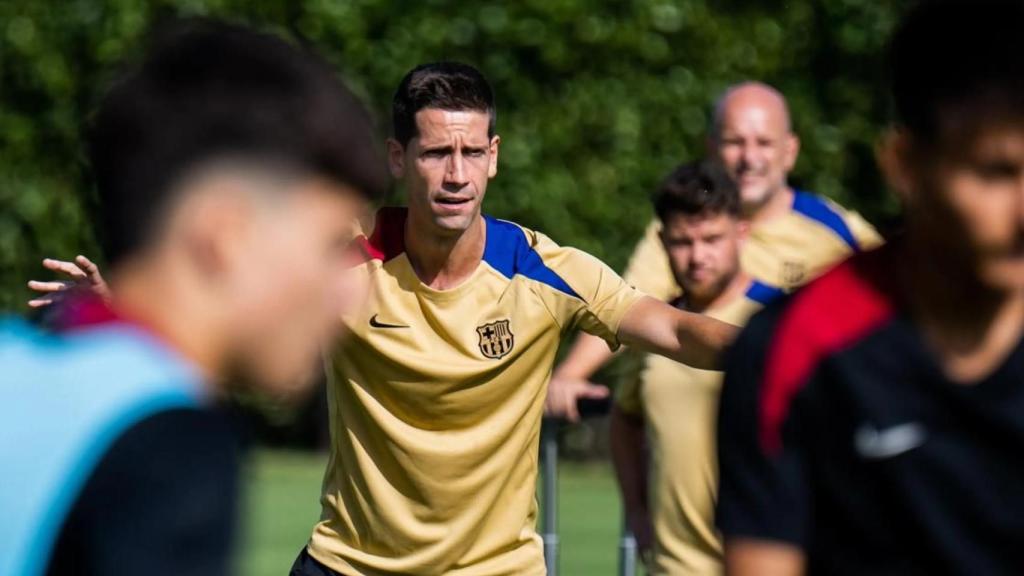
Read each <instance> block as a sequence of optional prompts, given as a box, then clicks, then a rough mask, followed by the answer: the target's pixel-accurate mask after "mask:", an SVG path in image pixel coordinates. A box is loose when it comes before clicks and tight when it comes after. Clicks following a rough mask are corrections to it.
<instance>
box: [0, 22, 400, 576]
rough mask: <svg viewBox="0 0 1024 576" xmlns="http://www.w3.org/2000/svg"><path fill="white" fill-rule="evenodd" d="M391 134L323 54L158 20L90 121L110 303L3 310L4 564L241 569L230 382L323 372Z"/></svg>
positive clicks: (271, 387)
mask: <svg viewBox="0 0 1024 576" xmlns="http://www.w3.org/2000/svg"><path fill="white" fill-rule="evenodd" d="M376 150H377V148H376V145H375V142H374V139H373V130H372V127H371V122H370V119H369V117H368V114H367V112H366V110H365V109H364V108H363V106H362V105H361V104H360V103H359V102H358V101H357V100H356V99H355V98H354V97H353V96H352V95H351V94H350V93H349V91H348V90H347V89H346V88H345V87H344V86H343V85H342V84H341V83H340V82H339V80H338V79H337V78H336V77H335V76H334V74H333V73H332V72H331V71H330V69H329V68H328V67H327V66H326V65H325V64H323V63H322V62H320V61H319V60H318V59H316V58H314V57H313V56H312V55H310V54H307V53H304V52H302V51H300V50H299V49H297V48H295V47H292V46H290V45H288V44H287V43H285V42H283V41H282V40H279V39H277V38H274V37H272V36H268V35H264V34H259V33H255V32H251V31H248V30H246V29H244V28H239V27H235V26H229V25H223V24H217V23H212V22H204V21H190V22H185V23H178V24H176V25H174V26H172V27H171V29H169V30H165V31H164V33H162V34H159V35H157V37H156V39H155V40H153V41H152V43H151V45H150V46H149V48H148V50H147V52H146V53H145V55H144V57H143V58H142V60H141V62H140V63H139V64H138V65H136V66H134V67H132V68H131V69H130V71H128V72H127V74H125V75H124V76H122V77H121V78H120V79H119V80H118V81H117V82H116V83H115V85H114V87H113V89H112V90H111V91H110V92H109V93H108V94H107V95H106V96H105V97H104V99H103V101H102V102H101V104H100V107H99V111H98V113H97V115H96V117H95V123H94V125H93V126H92V130H91V133H90V135H89V159H90V161H91V167H92V170H93V173H94V175H95V179H96V184H97V190H98V195H99V198H100V202H101V205H100V209H99V220H100V223H99V232H100V235H101V237H102V241H103V244H104V248H105V253H106V256H107V259H108V261H109V263H110V270H109V274H108V277H109V280H110V290H112V291H113V292H114V293H116V295H117V297H116V299H113V300H112V301H110V302H109V303H108V302H107V301H106V300H104V299H103V298H101V297H100V296H96V295H92V294H82V295H72V296H71V299H70V300H69V301H66V302H64V303H63V305H62V307H61V310H60V314H61V325H62V327H63V330H62V331H61V333H59V334H50V333H44V332H41V331H39V330H37V329H35V328H33V327H30V326H29V325H27V324H25V323H22V322H20V321H18V320H7V321H5V323H4V324H3V325H2V326H0V366H3V369H2V370H0V397H2V401H0V465H2V467H3V470H4V472H5V474H4V476H5V478H4V483H3V490H2V491H0V575H3V576H25V575H39V574H44V573H49V574H86V575H88V574H103V575H116V574H126V575H128V574H132V575H137V574H148V575H151V574H166V575H168V576H170V575H174V576H183V575H223V574H226V573H228V572H229V571H230V567H229V559H230V554H229V552H230V549H231V544H232V540H233V533H234V532H233V524H234V519H235V507H236V477H237V471H238V464H239V462H238V454H237V448H236V442H235V440H234V438H233V433H232V431H231V428H230V426H229V424H228V422H227V421H226V418H225V416H224V415H223V414H222V413H220V412H219V411H218V410H217V408H216V403H217V397H218V396H219V395H221V394H222V393H223V392H224V389H225V387H226V386H227V384H228V383H229V382H230V383H241V384H244V385H248V386H251V387H255V388H259V389H262V390H267V391H272V392H281V391H286V390H289V389H292V388H294V387H296V386H300V385H301V383H302V382H303V381H305V380H306V379H307V378H308V376H309V375H310V374H311V373H312V370H313V369H314V368H315V366H316V364H317V362H318V359H319V353H320V350H321V345H322V344H323V343H324V342H325V341H328V340H329V339H331V338H332V336H333V334H334V332H335V329H336V327H337V326H338V322H337V317H338V315H339V314H340V312H341V310H342V308H343V306H344V305H345V302H344V300H345V294H344V290H343V288H342V286H343V285H344V282H345V277H344V274H345V273H346V272H347V271H346V269H345V268H346V267H345V263H344V260H345V259H344V254H345V252H346V250H347V246H348V244H349V241H350V240H351V239H352V238H353V237H354V233H355V232H354V230H352V228H351V223H352V222H353V221H354V220H355V218H356V216H358V215H359V214H361V213H362V212H363V210H364V209H365V208H366V203H367V200H368V199H372V198H376V197H377V196H379V195H380V194H382V193H383V191H384V189H385V188H386V186H387V175H386V173H385V172H384V171H383V163H382V159H380V158H378V156H377V155H376ZM51 264H52V262H51ZM80 264H82V265H83V266H85V267H86V269H87V272H88V273H89V274H90V275H92V276H93V277H94V278H97V277H98V276H97V273H96V271H95V270H94V268H92V267H91V266H90V265H89V264H90V263H88V262H87V261H84V260H80ZM86 283H88V281H87V282H86ZM92 287H93V289H94V290H95V291H96V292H98V293H104V292H105V290H104V289H105V286H99V285H94V286H92ZM36 288H43V289H48V288H55V287H54V286H45V285H44V286H36ZM43 300H49V298H45V297H44V298H43ZM40 303H43V302H37V304H40Z"/></svg>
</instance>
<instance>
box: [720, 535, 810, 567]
mask: <svg viewBox="0 0 1024 576" xmlns="http://www.w3.org/2000/svg"><path fill="white" fill-rule="evenodd" d="M725 573H726V575H727V576H802V575H803V573H804V555H803V552H801V551H800V549H798V548H796V547H794V546H791V545H788V544H784V543H781V542H770V541H767V540H755V539H752V538H738V539H730V538H726V541H725Z"/></svg>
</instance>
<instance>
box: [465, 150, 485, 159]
mask: <svg viewBox="0 0 1024 576" xmlns="http://www.w3.org/2000/svg"><path fill="white" fill-rule="evenodd" d="M484 154H486V152H484V151H483V150H466V156H469V157H470V158H483V157H484Z"/></svg>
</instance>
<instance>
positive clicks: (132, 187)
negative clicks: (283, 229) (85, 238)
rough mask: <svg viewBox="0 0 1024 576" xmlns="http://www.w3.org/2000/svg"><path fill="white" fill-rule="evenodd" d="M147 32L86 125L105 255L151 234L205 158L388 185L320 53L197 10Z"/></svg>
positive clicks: (371, 188)
mask: <svg viewBox="0 0 1024 576" xmlns="http://www.w3.org/2000/svg"><path fill="white" fill-rule="evenodd" d="M151 38H152V40H151V41H150V43H149V45H148V47H147V49H146V50H145V52H144V54H143V57H142V60H141V62H139V63H138V64H136V65H134V66H132V67H131V68H129V69H128V70H127V71H126V72H125V73H124V74H123V75H122V76H121V77H120V79H119V80H117V81H116V82H115V83H114V85H113V87H112V88H111V90H110V91H109V92H108V93H107V94H106V95H105V96H104V98H103V99H102V101H101V102H100V106H99V110H98V111H97V113H96V115H95V118H94V120H93V122H92V126H91V129H90V130H89V133H88V134H87V139H88V143H89V159H90V163H91V168H92V175H93V177H94V179H95V184H96V189H97V195H98V200H99V205H98V207H97V219H98V223H97V224H98V227H99V234H100V237H101V241H102V244H103V248H104V252H105V255H106V257H107V260H108V261H109V262H110V263H111V264H114V263H116V262H117V261H119V260H121V259H122V258H123V257H124V256H126V255H129V254H131V253H133V252H135V251H137V250H138V249H140V248H142V247H143V246H144V245H145V244H147V243H148V242H149V241H150V240H151V239H152V237H153V232H154V230H155V229H158V228H159V225H160V223H161V217H162V215H163V212H165V211H166V208H167V207H168V206H169V205H170V204H172V201H173V198H172V196H173V195H174V194H175V190H176V189H177V188H178V186H177V184H179V183H180V182H181V181H182V180H183V179H184V178H186V177H187V176H188V175H189V174H190V173H191V171H193V170H196V169H199V168H200V167H201V166H202V165H206V164H208V163H210V162H215V161H219V160H222V159H224V160H235V161H238V160H240V161H243V162H249V163H252V164H254V165H259V166H272V167H274V168H276V167H281V168H287V170H288V171H289V174H295V175H298V176H303V177H304V176H305V175H307V174H308V175H310V176H320V177H326V178H329V179H331V180H334V181H336V182H339V183H343V184H346V185H348V186H351V187H352V188H354V189H355V190H357V191H358V192H359V193H361V194H362V195H364V196H365V197H366V198H368V199H370V200H375V199H377V198H379V197H380V196H382V195H383V194H384V193H385V192H386V190H387V188H388V186H389V179H388V176H387V173H386V171H385V168H384V163H383V159H382V157H381V156H380V155H381V150H380V148H379V146H378V144H377V140H376V138H375V129H374V126H373V122H372V120H371V118H370V115H369V113H368V112H367V110H366V108H365V107H364V106H363V105H362V103H360V102H359V100H357V99H356V98H355V96H353V95H352V93H351V92H350V91H349V90H348V89H347V88H346V87H345V85H344V84H343V83H342V82H341V81H340V80H339V79H338V77H337V76H336V75H335V74H334V73H333V72H332V71H331V69H330V68H329V67H328V66H327V65H326V64H325V63H324V62H323V61H321V60H320V59H319V58H317V57H316V56H314V55H312V54H310V53H308V52H306V51H304V50H302V49H300V48H297V47H295V46H292V45H291V44H289V43H287V42H285V41H284V40H282V39H280V38H277V37H275V36H271V35H269V34H264V33H259V32H255V31H252V30H249V29H246V28H243V27H240V26H236V25H231V24H225V23H221V22H216V21H211V20H205V19H188V20H178V21H173V22H169V23H166V24H165V25H163V26H161V28H160V29H159V30H157V31H155V33H154V34H153V35H152V37H151ZM274 168H270V169H271V170H273V169H274Z"/></svg>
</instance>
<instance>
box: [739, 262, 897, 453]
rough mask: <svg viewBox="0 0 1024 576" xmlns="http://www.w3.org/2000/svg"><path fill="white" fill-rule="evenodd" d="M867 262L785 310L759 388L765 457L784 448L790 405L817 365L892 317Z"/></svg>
mask: <svg viewBox="0 0 1024 576" xmlns="http://www.w3.org/2000/svg"><path fill="white" fill-rule="evenodd" d="M865 256H866V257H868V258H871V257H872V255H871V254H867V255H865ZM864 263H865V262H864V257H857V258H855V259H853V260H851V261H848V262H846V263H844V264H841V265H840V266H838V267H837V268H835V269H834V270H832V271H831V272H829V273H828V274H826V275H825V276H822V277H821V278H819V279H818V280H816V281H814V282H812V283H810V284H808V285H807V286H806V287H805V288H803V289H802V290H801V291H800V292H798V293H797V294H796V295H795V296H794V297H793V301H792V302H791V303H790V304H789V306H788V308H787V309H786V310H785V311H784V312H783V316H782V318H781V320H780V321H779V325H778V327H777V328H776V330H775V332H774V334H773V336H772V339H771V344H770V345H769V349H768V359H767V365H766V367H765V372H764V385H763V387H762V388H761V398H760V414H759V416H760V429H759V432H760V440H761V447H762V449H763V450H764V451H765V452H766V453H768V454H776V453H778V451H779V450H780V449H781V448H782V424H783V423H784V422H785V421H786V417H787V416H788V413H789V406H790V402H791V401H792V399H793V396H794V395H796V393H797V392H799V391H800V389H801V388H802V387H803V386H804V385H805V384H806V383H807V379H808V378H810V376H811V374H812V372H813V371H814V370H815V368H817V366H818V364H819V363H820V362H821V361H822V360H824V359H825V358H826V357H827V356H829V355H830V354H832V353H835V352H837V351H839V350H842V349H843V348H845V347H847V346H849V345H852V344H854V343H855V342H857V341H858V340H859V339H861V338H863V337H864V336H866V335H867V334H868V333H869V332H871V331H872V330H874V329H875V328H877V327H879V326H880V325H882V324H884V323H885V322H886V321H887V320H888V319H889V318H891V317H892V313H893V306H892V303H891V302H890V300H889V298H888V297H887V296H886V295H884V294H883V293H882V292H881V291H880V290H879V289H878V287H877V286H876V285H875V284H873V283H872V282H871V281H870V280H868V278H866V277H865V270H864V266H863V264H864Z"/></svg>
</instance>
